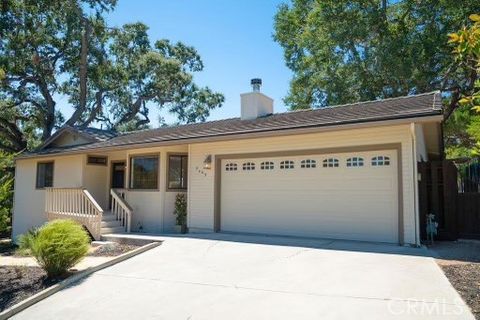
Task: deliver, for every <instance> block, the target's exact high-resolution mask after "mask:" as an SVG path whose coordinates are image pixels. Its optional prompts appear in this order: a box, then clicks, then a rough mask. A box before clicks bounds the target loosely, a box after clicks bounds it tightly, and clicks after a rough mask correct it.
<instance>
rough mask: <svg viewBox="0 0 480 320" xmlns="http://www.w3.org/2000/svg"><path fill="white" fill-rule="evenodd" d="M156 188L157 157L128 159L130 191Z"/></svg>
mask: <svg viewBox="0 0 480 320" xmlns="http://www.w3.org/2000/svg"><path fill="white" fill-rule="evenodd" d="M157 188H158V156H135V157H131V158H130V189H147V190H148V189H157Z"/></svg>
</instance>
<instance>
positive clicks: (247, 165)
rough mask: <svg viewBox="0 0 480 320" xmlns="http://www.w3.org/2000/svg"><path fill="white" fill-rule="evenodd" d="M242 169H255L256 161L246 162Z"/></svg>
mask: <svg viewBox="0 0 480 320" xmlns="http://www.w3.org/2000/svg"><path fill="white" fill-rule="evenodd" d="M242 169H243V170H244V171H250V170H255V163H253V162H245V163H244V164H243V165H242Z"/></svg>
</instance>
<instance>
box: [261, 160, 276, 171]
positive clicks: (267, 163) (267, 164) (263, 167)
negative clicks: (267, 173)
mask: <svg viewBox="0 0 480 320" xmlns="http://www.w3.org/2000/svg"><path fill="white" fill-rule="evenodd" d="M273 168H274V165H273V162H271V161H265V162H262V163H261V164H260V169H261V170H273Z"/></svg>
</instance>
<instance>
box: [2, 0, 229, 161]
mask: <svg viewBox="0 0 480 320" xmlns="http://www.w3.org/2000/svg"><path fill="white" fill-rule="evenodd" d="M115 4H116V0H77V1H69V0H62V1H50V0H38V1H35V0H3V1H2V6H1V8H0V10H1V16H0V137H1V138H2V140H1V142H0V149H3V150H7V151H9V152H16V151H20V150H23V149H25V148H29V147H31V146H33V145H38V143H39V142H41V141H44V140H46V139H47V138H48V137H50V135H51V134H52V132H53V130H54V129H55V128H57V127H60V126H62V125H65V124H66V125H70V126H73V125H76V126H88V125H92V124H94V123H105V124H106V125H107V126H108V127H109V128H111V129H122V128H123V129H125V128H127V129H137V128H142V127H145V126H147V125H148V124H149V123H150V118H149V111H150V108H152V107H154V106H155V105H156V106H157V107H159V108H161V109H164V110H165V111H166V112H170V113H172V114H175V115H176V116H177V117H178V120H179V122H187V123H188V122H195V121H204V120H205V119H206V117H207V116H208V115H209V111H210V110H211V109H213V108H217V107H220V106H221V104H222V103H223V100H224V98H223V95H221V94H219V93H215V92H213V91H212V90H211V89H209V88H208V87H207V88H201V87H199V86H197V85H196V84H195V83H194V82H193V73H194V72H199V71H201V70H202V69H203V63H202V61H201V59H200V56H199V55H198V53H197V52H196V51H195V49H194V48H192V47H189V46H186V45H184V44H182V43H177V44H172V43H170V42H169V41H168V40H159V41H156V42H155V43H154V44H153V45H152V43H151V41H150V39H149V37H148V35H147V30H148V27H147V26H145V25H144V24H142V23H134V24H127V25H125V26H122V27H120V28H111V27H109V26H108V25H107V24H106V22H105V20H104V17H103V15H104V14H105V13H106V12H108V11H111V10H113V9H114V7H115ZM87 9H88V12H91V14H89V15H87V14H86V12H87ZM59 97H65V98H66V100H67V101H68V102H69V103H70V104H71V105H72V106H73V108H74V112H73V114H72V115H71V117H69V118H68V119H65V118H64V117H63V115H62V114H61V113H60V112H59V110H58V107H57V102H58V99H59ZM29 141H33V143H32V142H29ZM29 143H30V145H29Z"/></svg>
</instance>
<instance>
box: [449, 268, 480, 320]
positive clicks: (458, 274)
mask: <svg viewBox="0 0 480 320" xmlns="http://www.w3.org/2000/svg"><path fill="white" fill-rule="evenodd" d="M440 267H441V268H442V270H443V272H444V273H445V275H446V276H447V278H448V280H450V283H451V284H452V285H453V287H454V288H455V289H456V290H457V291H458V293H459V294H460V295H461V296H462V298H463V300H465V302H466V303H467V304H468V306H469V307H470V309H472V313H473V315H474V316H475V319H480V264H479V263H457V264H440Z"/></svg>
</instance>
